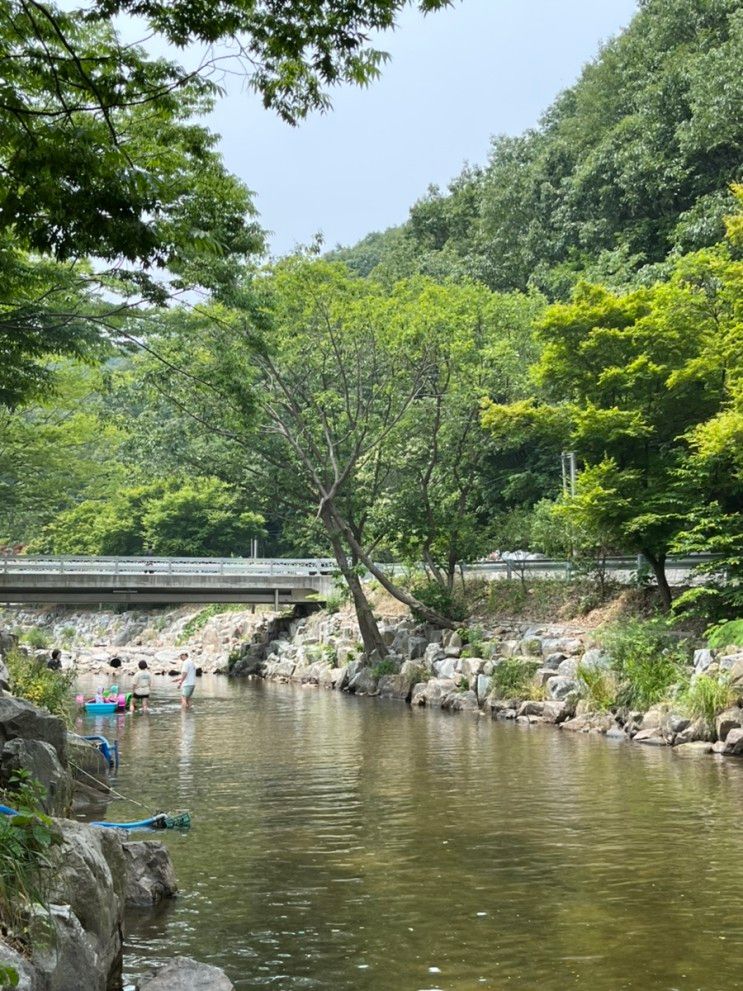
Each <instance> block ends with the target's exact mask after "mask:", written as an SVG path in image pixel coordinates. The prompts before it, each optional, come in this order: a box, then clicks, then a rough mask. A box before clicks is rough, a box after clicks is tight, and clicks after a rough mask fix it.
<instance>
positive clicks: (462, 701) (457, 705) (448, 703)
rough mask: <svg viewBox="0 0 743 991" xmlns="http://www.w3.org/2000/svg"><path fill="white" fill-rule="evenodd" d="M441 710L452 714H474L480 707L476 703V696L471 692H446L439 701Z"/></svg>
mask: <svg viewBox="0 0 743 991" xmlns="http://www.w3.org/2000/svg"><path fill="white" fill-rule="evenodd" d="M441 708H442V709H450V710H451V711H452V712H476V711H477V710H479V708H480V706H479V705H478V703H477V696H476V695H475V693H474V692H471V691H464V692H462V691H454V692H447V694H446V695H445V696H444V697H443V699H442V700H441Z"/></svg>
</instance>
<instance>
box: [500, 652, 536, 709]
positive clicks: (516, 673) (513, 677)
mask: <svg viewBox="0 0 743 991" xmlns="http://www.w3.org/2000/svg"><path fill="white" fill-rule="evenodd" d="M538 668H539V662H538V661H522V660H521V659H520V658H518V657H507V658H506V659H505V660H503V661H501V663H500V664H499V665H498V666H497V667H496V669H495V671H494V672H493V678H492V681H491V687H492V690H493V691H494V692H495V694H496V697H497V698H501V699H505V698H517V697H521V696H524V695H525V693H526V691H527V689H528V687H529V685H530V683H531V680H532V678H533V677H534V675H535V674H536V672H537V669H538Z"/></svg>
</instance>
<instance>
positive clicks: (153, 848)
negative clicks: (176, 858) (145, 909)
mask: <svg viewBox="0 0 743 991" xmlns="http://www.w3.org/2000/svg"><path fill="white" fill-rule="evenodd" d="M123 850H124V864H125V867H126V876H125V885H124V897H125V900H126V904H127V906H130V905H157V904H158V902H161V901H163V900H164V899H165V898H172V897H173V895H174V894H175V893H176V891H177V890H178V882H177V881H176V879H175V870H174V869H173V861H172V860H171V859H170V854H169V853H168V849H167V847H165V846H163V844H162V843H161V842H160V841H159V840H136V841H132V842H131V843H124V845H123Z"/></svg>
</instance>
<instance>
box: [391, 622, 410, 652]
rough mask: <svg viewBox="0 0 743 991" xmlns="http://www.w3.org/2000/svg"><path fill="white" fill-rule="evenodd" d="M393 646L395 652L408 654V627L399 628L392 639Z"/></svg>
mask: <svg viewBox="0 0 743 991" xmlns="http://www.w3.org/2000/svg"><path fill="white" fill-rule="evenodd" d="M391 648H392V652H393V653H394V654H403V655H405V656H407V655H408V651H409V650H410V631H409V630H406V629H398V630H397V632H396V633H395V637H394V639H393V641H392V644H391Z"/></svg>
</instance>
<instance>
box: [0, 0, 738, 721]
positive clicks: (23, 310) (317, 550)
mask: <svg viewBox="0 0 743 991" xmlns="http://www.w3.org/2000/svg"><path fill="white" fill-rule="evenodd" d="M444 5H445V3H444V0H422V2H421V3H419V7H420V8H421V9H422V10H424V11H428V10H433V9H435V8H437V7H441V6H444ZM402 6H403V3H402V2H401V0H369V2H367V3H359V2H354V3H345V2H336V0H310V2H302V3H299V2H294V0H290V2H289V3H287V4H280V5H277V4H271V3H264V2H262V0H249V2H244V3H243V2H241V3H231V2H228V3H225V4H220V5H217V6H211V7H209V6H208V5H207V6H206V7H203V9H201V8H195V7H194V6H193V5H192V4H187V3H185V2H184V3H180V2H179V3H175V4H167V5H166V4H162V3H160V2H159V0H99V2H97V3H92V4H91V7H90V9H89V11H88V13H89V14H90V16H89V17H88V18H85V19H83V18H80V17H79V16H78V15H73V14H63V13H61V12H60V11H58V10H56V8H53V7H51V6H49V7H39V6H38V5H32V6H31V7H27V6H26V5H22V6H19V7H18V8H17V9H16V6H15V4H14V3H11V2H8V3H7V4H6V5H5V7H4V8H3V10H4V11H5V13H6V15H7V22H6V23H5V26H4V28H3V23H2V22H0V44H4V45H5V51H6V54H7V57H8V59H9V60H10V63H12V68H13V71H12V72H11V73H10V75H9V83H8V92H7V93H6V101H9V102H6V104H2V103H1V102H0V130H2V131H3V136H4V141H3V144H2V151H0V164H2V165H3V166H4V167H5V168H6V170H7V172H8V177H7V180H6V182H5V185H4V188H3V195H4V196H5V199H4V200H3V211H0V212H1V213H2V217H0V282H2V284H3V286H4V289H5V293H4V295H3V304H2V307H0V355H2V358H3V361H2V362H0V408H3V409H4V410H5V412H3V414H2V417H3V419H2V424H1V425H2V432H1V433H0V539H2V540H3V541H5V542H7V543H11V544H22V545H25V546H27V547H30V548H31V549H37V550H43V551H55V552H59V553H69V552H76V553H80V552H82V553H91V554H92V553H110V554H134V555H138V554H142V553H145V552H146V551H151V552H153V553H156V554H164V555H170V554H173V555H181V554H224V555H227V554H245V553H246V552H247V550H248V546H249V543H250V541H251V540H252V539H253V538H254V537H256V536H260V537H261V540H262V541H263V547H264V551H266V552H268V553H271V554H292V555H294V554H329V553H330V554H332V555H334V557H335V559H336V561H337V564H338V570H339V572H340V573H341V575H342V576H343V579H344V581H345V583H346V585H347V587H348V589H349V591H350V595H351V597H352V599H353V602H354V604H355V607H356V610H357V613H358V615H359V619H360V624H361V629H362V635H363V638H364V643H365V646H366V647H367V649H368V650H369V651H370V652H371V651H377V653H378V654H379V655H380V658H381V657H383V656H384V654H385V653H386V651H387V647H386V645H385V644H384V642H383V638H382V637H381V636H380V634H379V631H378V628H377V625H376V620H375V618H374V615H373V611H372V609H371V607H370V605H369V602H368V595H367V593H368V586H365V585H364V583H363V582H362V581H361V575H362V574H363V573H364V572H371V574H372V575H373V577H374V578H375V580H376V581H377V582H378V583H379V585H381V586H382V587H383V588H385V589H386V590H387V591H388V592H390V593H391V594H392V595H393V596H395V597H397V598H398V599H399V600H400V601H402V602H403V603H405V604H406V605H407V606H409V607H410V608H412V609H413V611H414V613H415V615H416V616H418V617H419V618H420V619H425V620H428V621H431V622H436V623H440V624H447V625H450V626H451V625H455V624H456V622H457V617H461V616H462V615H463V611H462V609H463V603H462V599H461V588H462V583H460V582H459V581H458V579H459V578H460V577H461V565H462V563H463V562H465V561H470V560H473V559H477V558H479V557H481V556H484V555H486V554H488V553H489V552H491V551H493V550H494V549H495V548H498V547H499V548H500V549H502V550H516V549H520V550H531V551H541V552H544V553H548V554H554V555H560V556H562V555H570V556H571V558H572V559H573V561H574V563H575V565H576V568H575V570H582V572H583V573H585V574H589V575H590V576H591V580H592V582H593V584H594V586H595V588H596V589H597V595H598V598H599V599H600V597H601V593H602V592H603V591H604V590H605V588H606V572H605V569H604V566H603V562H604V561H605V560H606V557H607V555H611V554H615V553H633V554H637V553H639V554H641V555H643V556H644V559H645V561H646V562H647V565H648V568H649V569H650V572H651V575H652V578H653V580H654V581H655V583H656V584H657V587H658V589H659V592H660V597H661V600H662V603H663V604H664V605H665V607H666V608H668V607H670V606H671V605H673V606H674V608H676V609H677V610H679V611H683V610H692V611H694V612H695V613H696V614H697V615H698V616H701V617H702V618H703V619H704V620H705V621H707V622H715V623H719V622H720V621H723V620H731V619H735V618H736V616H737V615H738V614H739V612H740V608H741V605H742V604H743V582H742V581H741V579H742V578H743V574H742V572H743V557H742V556H741V553H742V552H741V548H743V514H742V513H741V506H742V505H743V462H742V460H741V452H743V406H742V403H743V379H742V378H741V368H742V367H743V310H742V309H741V307H742V306H743V302H742V300H743V262H742V261H741V258H742V252H743V219H742V218H743V187H741V186H740V185H736V184H735V183H736V180H738V181H739V180H740V178H741V164H742V163H741V157H742V156H741V149H742V148H743V130H742V125H741V116H740V114H739V113H738V112H737V109H736V108H737V107H738V105H739V103H740V99H741V79H743V71H742V70H743V16H741V15H742V14H743V11H741V9H740V4H739V3H738V2H737V0H644V2H642V3H641V4H640V9H639V12H638V14H637V16H636V17H635V19H634V20H633V22H632V23H631V25H630V26H629V28H628V29H627V30H626V31H625V32H624V33H623V34H622V35H621V36H619V37H618V38H616V39H614V40H613V41H611V42H610V43H609V44H607V45H606V46H605V47H604V48H603V49H602V51H601V52H600V53H599V55H598V57H597V58H596V60H595V61H594V62H592V63H591V64H590V65H589V66H587V67H586V69H585V70H584V72H583V73H582V75H581V77H580V79H579V80H578V82H577V83H576V84H575V85H574V86H573V87H571V88H570V89H569V90H567V91H566V92H564V93H563V94H561V95H560V96H559V97H558V99H557V100H556V102H555V103H554V105H553V106H552V107H551V108H550V109H549V110H548V112H547V113H546V114H545V116H544V118H543V120H542V123H541V124H540V126H539V127H538V128H536V129H535V130H533V131H530V132H528V133H526V134H524V135H521V136H518V137H509V138H497V139H495V141H494V143H493V149H492V153H491V157H490V160H489V162H488V163H487V164H486V165H485V166H484V167H482V168H477V167H468V168H467V169H466V170H465V171H464V172H463V173H462V174H461V175H460V176H458V177H457V178H456V179H455V180H454V181H453V182H452V184H451V187H450V189H449V191H448V192H447V193H446V194H442V193H440V192H439V191H436V190H434V191H432V192H431V193H430V195H429V196H427V197H426V198H425V199H424V200H422V201H421V202H419V203H417V204H416V205H415V206H414V207H413V209H412V210H411V214H410V219H409V221H408V222H407V223H406V224H405V225H403V227H401V228H396V229H393V230H390V231H385V232H384V233H380V234H371V235H369V236H368V237H367V238H365V239H364V240H363V241H362V242H361V243H360V244H359V245H357V246H356V247H354V248H350V249H344V250H339V251H337V252H335V253H334V254H333V255H332V256H331V257H329V258H328V257H326V258H320V257H318V256H317V254H316V253H315V252H312V251H311V252H308V253H298V254H297V255H296V256H293V257H290V258H286V259H283V260H280V261H278V262H276V263H274V264H271V265H263V264H261V263H260V261H259V259H258V258H257V255H258V254H259V252H260V249H261V245H262V235H261V232H260V230H259V228H258V227H257V225H256V224H255V221H254V220H253V218H252V206H251V200H250V195H249V194H248V192H247V191H246V190H245V189H244V187H242V186H241V185H240V184H239V183H238V182H237V181H236V180H235V179H234V177H232V176H230V175H229V173H228V172H227V171H226V170H225V169H224V167H223V165H222V163H221V161H220V159H219V157H218V155H217V154H216V152H215V151H214V139H213V136H212V135H210V134H209V133H208V132H207V131H206V130H205V129H204V128H203V127H201V126H200V124H199V123H198V122H197V120H196V118H197V116H198V114H200V113H202V112H203V111H205V110H206V109H208V107H209V106H210V101H211V100H212V99H213V96H214V92H213V88H212V85H211V83H210V81H209V80H208V78H207V75H206V73H207V67H206V66H204V67H202V69H201V70H200V71H199V72H197V73H195V74H193V75H190V76H189V75H188V74H187V73H184V71H183V70H182V68H181V67H180V66H179V65H177V64H176V63H171V62H167V61H163V60H152V59H150V58H149V57H148V56H147V55H146V53H145V52H143V51H141V50H140V49H138V48H137V47H136V46H135V47H131V48H126V49H124V48H122V47H121V46H120V45H119V42H118V39H117V36H116V34H115V30H114V27H113V26H112V25H113V20H112V18H115V16H116V15H118V14H120V13H136V14H139V15H141V16H142V17H144V18H145V19H146V20H147V21H148V23H149V24H150V26H151V28H152V29H153V30H154V31H155V32H157V33H159V34H160V35H162V36H163V37H165V38H167V39H169V40H170V41H171V42H174V43H176V44H185V43H186V42H187V41H188V40H190V39H198V40H201V41H206V42H216V41H219V40H220V39H222V40H223V39H225V38H228V37H233V36H234V37H235V38H238V39H240V40H241V44H242V48H241V56H240V59H242V60H243V61H241V65H242V66H243V68H244V70H245V71H246V72H247V73H248V75H249V77H250V80H251V83H252V84H253V85H254V86H255V87H257V88H258V89H259V91H260V92H261V93H262V94H263V96H264V100H265V102H266V104H267V105H268V106H271V107H273V108H275V109H276V110H277V111H278V112H279V113H280V114H281V115H282V116H284V117H285V118H286V119H287V120H289V121H292V122H294V121H296V120H298V119H300V118H301V117H302V116H303V115H304V114H305V113H306V112H307V111H308V110H310V109H312V108H317V107H322V106H324V105H326V102H327V95H326V93H325V92H324V89H325V87H327V86H328V85H330V84H332V83H334V82H336V81H338V80H341V79H350V80H352V81H355V82H359V83H364V82H366V81H368V80H369V79H371V78H372V77H373V76H374V74H375V73H376V72H377V70H378V67H379V65H380V64H381V61H382V56H381V55H380V54H379V53H378V52H374V51H373V49H372V48H371V47H370V43H369V40H368V35H369V32H370V31H372V30H374V29H377V28H379V27H384V26H389V25H390V24H391V23H393V22H394V19H395V17H396V15H397V13H398V12H399V10H400V9H401V8H402ZM207 7H208V9H207ZM3 39H4V41H3ZM22 45H28V46H30V48H29V50H33V52H34V53H35V56H34V58H33V59H31V60H29V61H28V62H25V61H24V60H23V59H22V58H18V57H17V56H18V54H19V48H18V46H22ZM66 46H71V47H72V50H73V51H74V52H75V53H76V54H78V55H80V56H81V57H80V58H79V59H77V60H75V59H72V60H68V59H67V56H66V55H65V52H67V53H68V54H69V48H68V47H66ZM93 52H95V53H97V56H96V58H97V59H98V61H96V60H95V59H93V57H92V54H91V53H93ZM245 60H247V61H245ZM33 108H40V112H39V113H38V114H36V115H34V114H32V113H31V110H32V109H33ZM27 118H28V119H27ZM145 120H146V122H147V127H144V126H142V124H143V121H145ZM75 129H77V130H75ZM73 131H74V132H75V133H77V134H79V135H80V140H79V141H76V142H71V141H69V140H68V138H69V135H70V134H71V133H72V132H73ZM42 161H43V162H44V163H46V165H45V166H44V168H42ZM37 174H38V182H37V183H36V186H37V188H36V196H35V198H33V197H32V196H31V193H30V192H29V189H30V188H31V187H30V186H29V182H28V180H29V176H31V177H36V176H37ZM109 200H110V202H109ZM3 246H5V247H3ZM157 269H159V271H156V270H157ZM3 280H4V281H3ZM193 288H198V289H199V290H200V292H199V293H198V296H196V295H193V296H192V297H190V298H187V300H186V301H184V302H182V303H180V304H178V305H176V303H175V300H174V296H173V294H174V292H181V291H182V290H184V289H193ZM194 300H197V301H196V302H195V301H194ZM50 356H51V358H50ZM568 451H569V452H572V455H573V456H574V459H575V466H576V469H577V479H576V483H575V486H574V489H573V488H572V487H571V485H570V484H568V480H567V479H566V478H565V479H564V478H563V474H562V470H561V455H562V453H563V452H568ZM679 552H683V553H697V552H714V554H715V555H716V556H715V558H714V559H713V560H711V561H705V562H703V563H701V564H700V568H699V579H700V580H699V582H698V583H697V584H696V585H695V586H694V587H693V588H691V589H689V590H686V591H685V592H684V593H683V594H682V595H680V596H678V597H677V599H676V601H675V602H673V603H672V600H673V598H674V590H672V589H671V587H670V585H669V582H668V580H667V576H666V560H667V558H668V556H669V555H671V554H673V553H679ZM385 560H386V561H390V560H394V561H397V562H401V563H402V564H404V565H406V566H409V568H410V570H409V573H408V574H400V572H399V571H398V572H397V573H392V572H391V571H390V570H388V569H385V568H383V567H380V566H379V562H380V561H385ZM421 565H422V571H419V572H418V574H417V576H415V577H412V578H411V576H412V575H413V573H414V572H413V567H412V566H415V567H419V566H421ZM641 570H642V569H641ZM641 579H642V574H641V573H638V580H641ZM523 592H524V593H525V592H526V588H525V584H524V588H523ZM493 594H494V595H496V594H497V593H493ZM504 594H505V593H504ZM592 601H594V604H595V601H596V600H595V599H594V600H592ZM656 646H657V645H656ZM653 649H655V648H653ZM663 649H664V650H665V648H663ZM648 650H650V648H648ZM643 651H645V648H644V647H642V648H641V647H639V646H638V648H637V651H636V659H637V658H641V657H642V656H644V653H643ZM651 652H652V651H651ZM648 656H649V655H648ZM664 656H666V655H664ZM668 656H670V655H668ZM633 663H635V661H632V662H630V661H627V663H626V664H624V662H623V665H624V666H620V668H618V669H617V670H616V671H615V672H614V673H613V675H612V678H613V679H614V681H613V682H612V684H614V688H616V691H618V692H620V693H621V692H622V691H623V690H624V688H623V686H624V685H625V684H632V685H634V686H637V685H640V686H641V687H640V688H634V689H633V691H634V692H635V694H636V695H637V694H638V693H639V695H642V698H643V704H646V703H649V701H650V700H651V697H656V696H657V695H658V693H659V692H661V691H662V686H661V685H659V684H658V685H656V684H655V683H651V681H649V680H648V681H647V684H645V686H644V687H642V685H643V679H644V678H645V669H644V667H643V663H644V662H642V660H641V659H640V660H637V661H636V663H637V665H638V666H637V670H634V669H633V670H632V671H631V672H629V668H628V666H627V665H630V664H633ZM675 663H676V662H675V661H673V660H672V661H669V663H668V664H667V665H666V667H667V668H668V670H667V671H666V674H667V675H668V677H671V676H672V675H673V674H674V672H673V671H672V670H671V668H673V667H674V665H675ZM662 666H663V665H658V670H655V669H654V670H653V671H652V672H650V674H648V678H650V677H651V675H652V677H655V676H656V675H657V676H658V677H659V678H660V679H661V681H663V680H664V678H665V675H664V676H663V677H661V675H662V672H661V671H660V668H661V667H662ZM628 672H629V673H628ZM586 677H587V678H588V679H590V677H591V675H590V674H587V675H586ZM666 680H667V679H666ZM664 683H665V682H664ZM612 684H609V683H608V682H607V683H606V684H603V683H602V684H599V683H598V682H596V683H595V684H594V685H593V687H592V688H591V686H589V685H588V684H587V682H586V685H587V690H591V691H593V692H594V694H595V695H596V696H597V698H598V697H602V698H604V700H606V698H608V697H609V695H610V694H611V692H612V691H613V690H614V688H612ZM706 687H708V688H709V686H706ZM700 691H702V690H700ZM639 695H638V698H635V702H637V704H639ZM626 701H627V704H630V700H629V699H628V700H626ZM690 704H691V703H690ZM704 704H705V702H704V700H703V699H701V700H700V699H697V700H696V701H695V702H694V703H693V705H694V706H697V708H699V707H700V706H701V707H702V708H703V707H704Z"/></svg>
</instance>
